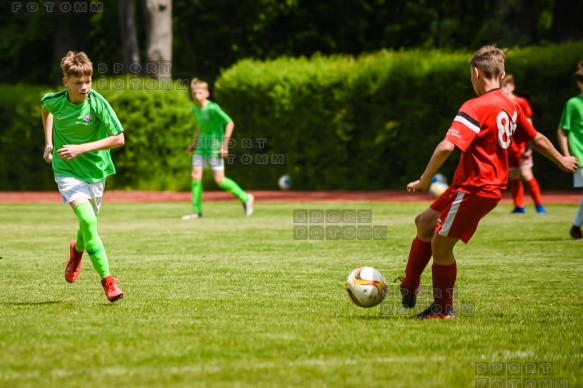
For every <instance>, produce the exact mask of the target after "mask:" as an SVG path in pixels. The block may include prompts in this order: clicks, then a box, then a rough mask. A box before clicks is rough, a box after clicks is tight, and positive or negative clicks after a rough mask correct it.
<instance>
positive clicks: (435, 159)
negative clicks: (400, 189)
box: [407, 140, 455, 191]
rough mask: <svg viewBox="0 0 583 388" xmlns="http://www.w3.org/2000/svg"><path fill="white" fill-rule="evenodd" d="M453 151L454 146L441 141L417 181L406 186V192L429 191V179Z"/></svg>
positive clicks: (449, 142) (448, 142) (446, 141)
mask: <svg viewBox="0 0 583 388" xmlns="http://www.w3.org/2000/svg"><path fill="white" fill-rule="evenodd" d="M453 150H455V145H454V144H453V143H452V142H451V141H449V140H442V141H441V143H439V144H438V145H437V147H435V151H433V155H432V156H431V159H429V163H427V167H425V171H423V174H422V175H421V178H419V180H416V181H415V182H411V183H409V184H408V185H407V191H426V190H427V189H429V185H430V183H431V177H432V176H433V175H435V174H436V173H437V171H438V170H439V168H440V167H441V165H442V164H443V163H444V162H445V161H446V160H447V158H448V157H449V155H451V153H452V152H453Z"/></svg>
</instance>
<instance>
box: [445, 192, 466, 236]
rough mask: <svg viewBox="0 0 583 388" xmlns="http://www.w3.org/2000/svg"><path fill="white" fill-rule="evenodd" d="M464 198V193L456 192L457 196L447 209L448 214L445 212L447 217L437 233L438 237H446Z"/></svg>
mask: <svg viewBox="0 0 583 388" xmlns="http://www.w3.org/2000/svg"><path fill="white" fill-rule="evenodd" d="M464 196H465V193H462V192H461V191H458V193H457V195H456V196H455V199H454V200H453V202H452V203H451V207H450V209H449V212H447V216H445V221H444V222H443V225H442V226H441V229H440V231H439V235H441V236H446V237H447V236H448V235H449V231H450V229H451V226H452V225H453V221H454V219H455V216H456V215H457V212H458V210H459V209H460V206H461V204H462V201H463V199H464Z"/></svg>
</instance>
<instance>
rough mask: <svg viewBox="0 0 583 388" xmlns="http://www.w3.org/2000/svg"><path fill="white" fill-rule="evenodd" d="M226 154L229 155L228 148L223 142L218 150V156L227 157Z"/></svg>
mask: <svg viewBox="0 0 583 388" xmlns="http://www.w3.org/2000/svg"><path fill="white" fill-rule="evenodd" d="M227 155H229V149H228V148H227V146H226V145H225V144H223V145H222V146H221V149H220V150H219V156H220V157H221V158H223V159H224V158H226V157H227Z"/></svg>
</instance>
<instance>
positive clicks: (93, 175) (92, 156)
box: [41, 51, 125, 302]
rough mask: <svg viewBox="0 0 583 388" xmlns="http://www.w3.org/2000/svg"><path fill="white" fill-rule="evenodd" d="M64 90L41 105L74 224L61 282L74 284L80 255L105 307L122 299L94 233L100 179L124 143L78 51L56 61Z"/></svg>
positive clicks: (50, 157) (48, 150)
mask: <svg viewBox="0 0 583 388" xmlns="http://www.w3.org/2000/svg"><path fill="white" fill-rule="evenodd" d="M61 69H62V70H63V84H64V85H65V88H66V89H65V90H63V91H61V92H58V93H47V94H46V95H45V96H44V97H43V98H42V100H41V104H42V121H43V126H44V132H45V151H44V154H43V157H44V159H45V160H46V161H47V163H52V167H53V171H54V174H55V182H57V185H58V187H59V191H60V193H61V195H62V196H63V203H65V204H69V205H70V206H71V207H72V208H73V210H74V212H75V215H76V216H77V218H78V219H79V229H78V231H77V239H76V240H73V241H72V242H71V244H70V246H69V261H68V263H67V266H66V268H65V279H66V280H67V282H69V283H73V282H74V281H75V280H77V276H78V275H79V271H80V270H81V260H82V258H83V251H85V250H86V251H87V253H88V254H89V258H90V259H91V262H92V263H93V267H95V270H96V271H97V273H98V274H99V276H100V277H101V285H102V286H103V289H104V290H105V295H106V296H107V299H108V300H109V301H110V302H115V301H116V300H118V299H120V298H123V292H122V291H121V290H120V289H119V287H118V286H117V281H116V280H115V279H114V278H113V276H111V274H110V273H109V261H108V259H107V255H106V253H105V247H104V246H103V243H102V241H101V239H100V238H99V235H98V234H97V214H98V213H99V209H100V207H101V200H102V197H103V190H104V188H105V179H106V178H107V177H108V176H109V175H111V174H115V167H114V166H113V162H112V160H111V156H110V153H109V150H110V149H111V148H117V147H121V146H123V145H124V143H125V138H124V134H123V128H122V126H121V124H120V122H119V120H118V118H117V116H116V114H115V112H114V111H113V109H111V106H110V105H109V104H108V102H107V101H106V100H105V99H104V98H103V97H102V96H101V95H99V94H98V93H97V92H95V91H94V90H91V77H92V75H93V64H92V63H91V61H90V60H89V58H88V57H87V55H86V54H85V53H83V52H79V53H75V52H73V51H69V52H68V53H67V55H66V56H65V57H63V59H62V60H61Z"/></svg>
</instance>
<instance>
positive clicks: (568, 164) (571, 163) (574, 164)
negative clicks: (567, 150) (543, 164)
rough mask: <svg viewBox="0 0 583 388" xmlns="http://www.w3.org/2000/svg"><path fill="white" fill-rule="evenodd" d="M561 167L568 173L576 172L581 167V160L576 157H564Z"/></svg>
mask: <svg viewBox="0 0 583 388" xmlns="http://www.w3.org/2000/svg"><path fill="white" fill-rule="evenodd" d="M559 167H561V169H562V170H565V171H567V172H575V170H577V168H578V167H579V160H577V158H576V157H574V156H563V160H562V161H561V164H560V165H559Z"/></svg>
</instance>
